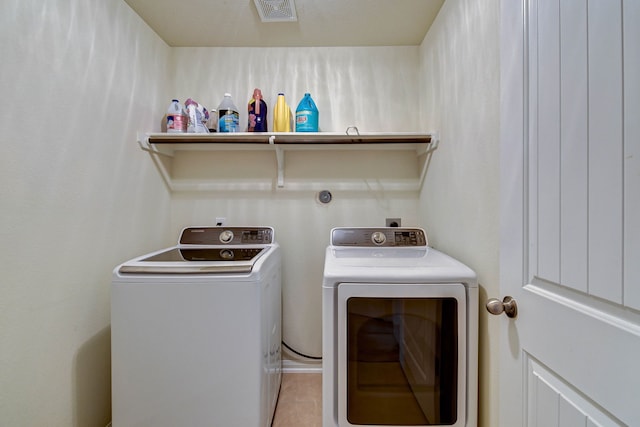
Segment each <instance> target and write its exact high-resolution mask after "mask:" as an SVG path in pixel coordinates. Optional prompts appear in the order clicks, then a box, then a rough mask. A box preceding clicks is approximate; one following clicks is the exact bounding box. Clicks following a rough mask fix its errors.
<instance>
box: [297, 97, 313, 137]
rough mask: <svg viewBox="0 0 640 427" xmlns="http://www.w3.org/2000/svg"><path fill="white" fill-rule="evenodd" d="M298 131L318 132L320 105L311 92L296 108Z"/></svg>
mask: <svg viewBox="0 0 640 427" xmlns="http://www.w3.org/2000/svg"><path fill="white" fill-rule="evenodd" d="M296 132H318V107H316V103H315V102H313V99H312V98H311V94H309V93H305V94H304V97H303V98H302V100H301V101H300V103H299V104H298V108H296Z"/></svg>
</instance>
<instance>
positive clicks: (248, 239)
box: [178, 227, 274, 246]
mask: <svg viewBox="0 0 640 427" xmlns="http://www.w3.org/2000/svg"><path fill="white" fill-rule="evenodd" d="M273 242H274V239H273V228H272V227H187V228H185V229H184V230H182V234H181V235H180V240H179V242H178V243H179V244H181V245H207V246H211V245H216V246H220V245H268V244H271V243H273Z"/></svg>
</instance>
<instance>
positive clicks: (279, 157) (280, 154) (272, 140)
mask: <svg viewBox="0 0 640 427" xmlns="http://www.w3.org/2000/svg"><path fill="white" fill-rule="evenodd" d="M269 144H270V145H273V147H274V148H275V150H276V163H277V165H278V180H277V185H278V188H282V187H284V151H283V150H282V147H279V146H278V145H276V136H275V135H271V136H270V137H269Z"/></svg>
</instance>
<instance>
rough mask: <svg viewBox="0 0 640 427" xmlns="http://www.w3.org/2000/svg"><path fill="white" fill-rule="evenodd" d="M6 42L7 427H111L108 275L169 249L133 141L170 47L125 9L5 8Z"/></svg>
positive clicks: (160, 199) (2, 285) (103, 0)
mask: <svg viewBox="0 0 640 427" xmlns="http://www.w3.org/2000/svg"><path fill="white" fill-rule="evenodd" d="M0 40H2V43H0V57H2V65H1V66H0V67H1V69H2V71H1V72H0V94H2V101H3V106H2V113H1V114H0V128H1V129H2V137H1V139H2V142H1V145H0V147H1V148H0V150H1V155H0V205H1V206H2V207H1V208H0V241H1V242H2V243H0V260H1V261H0V263H1V265H2V273H1V274H2V277H1V278H0V384H1V386H0V420H1V421H0V424H2V425H4V426H34V427H35V426H65V427H66V426H78V427H86V426H99V427H101V426H104V425H106V424H107V422H108V421H109V420H110V418H111V407H110V402H111V398H110V330H109V324H110V320H109V319H110V315H109V311H110V304H109V298H110V297H109V295H110V293H109V289H110V283H111V271H112V269H113V267H114V266H115V265H116V264H117V263H119V262H121V261H124V260H126V259H127V258H130V257H132V256H134V255H136V254H139V253H141V252H145V251H150V250H152V249H155V248H157V247H160V246H162V245H165V244H167V242H168V241H167V238H166V234H165V233H164V230H166V229H167V228H168V224H169V212H170V209H169V195H168V193H167V191H166V189H165V187H164V185H163V183H162V181H161V180H160V178H159V176H158V173H157V171H156V170H155V168H154V167H153V164H152V163H151V162H150V161H149V159H148V156H147V155H146V154H145V153H143V152H142V151H141V150H140V149H139V148H138V146H137V144H136V139H135V138H136V131H138V130H139V129H145V128H149V127H152V126H154V125H155V124H156V121H157V120H158V117H159V116H160V115H161V114H162V110H164V108H166V107H165V106H164V104H165V103H167V101H166V99H167V98H168V96H169V95H168V93H169V90H168V88H167V81H168V78H167V73H166V71H165V70H166V69H167V64H168V60H169V48H168V47H167V46H166V45H165V44H164V43H163V42H161V41H160V40H159V38H158V37H157V36H156V35H155V34H154V33H153V32H152V31H151V30H150V29H149V28H148V27H147V26H146V25H145V24H144V23H143V22H142V21H141V20H140V19H139V18H138V16H137V15H135V14H134V13H133V12H132V11H131V10H130V8H129V7H128V6H127V5H126V4H125V3H124V2H122V1H121V0H58V1H53V0H52V1H46V2H42V1H31V0H13V1H4V2H3V3H2V14H1V15H0Z"/></svg>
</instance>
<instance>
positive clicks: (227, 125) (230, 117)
mask: <svg viewBox="0 0 640 427" xmlns="http://www.w3.org/2000/svg"><path fill="white" fill-rule="evenodd" d="M218 132H240V112H239V111H238V107H236V106H235V104H234V103H233V100H232V99H231V94H229V93H225V94H224V98H223V99H222V102H221V103H220V105H219V106H218Z"/></svg>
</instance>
